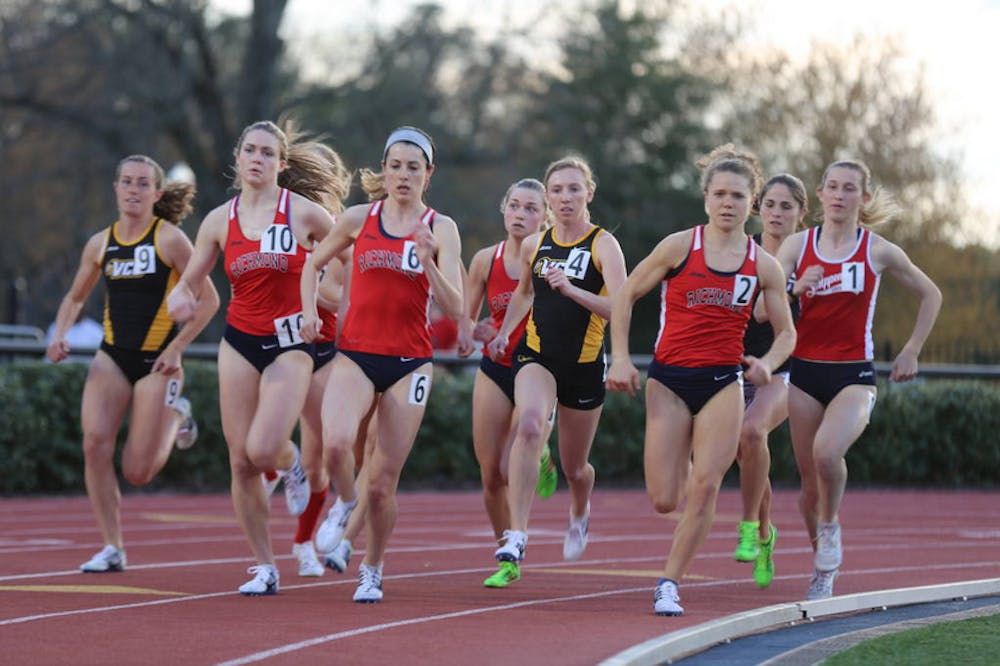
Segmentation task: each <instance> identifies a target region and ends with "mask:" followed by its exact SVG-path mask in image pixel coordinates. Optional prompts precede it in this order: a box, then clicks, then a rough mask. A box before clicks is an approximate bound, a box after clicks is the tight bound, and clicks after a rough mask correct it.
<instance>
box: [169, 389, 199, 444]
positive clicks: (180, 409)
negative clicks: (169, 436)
mask: <svg viewBox="0 0 1000 666" xmlns="http://www.w3.org/2000/svg"><path fill="white" fill-rule="evenodd" d="M174 409H176V410H177V413H178V414H180V415H181V416H182V417H183V418H184V420H183V421H181V425H180V427H179V428H178V429H177V435H176V437H175V438H174V446H176V447H177V448H178V449H179V450H181V451H184V450H186V449H190V448H191V445H192V444H194V442H195V440H196V439H198V424H197V423H196V422H195V420H194V417H193V416H191V401H190V400H188V399H187V398H185V397H184V396H181V397H179V398H177V400H175V401H174Z"/></svg>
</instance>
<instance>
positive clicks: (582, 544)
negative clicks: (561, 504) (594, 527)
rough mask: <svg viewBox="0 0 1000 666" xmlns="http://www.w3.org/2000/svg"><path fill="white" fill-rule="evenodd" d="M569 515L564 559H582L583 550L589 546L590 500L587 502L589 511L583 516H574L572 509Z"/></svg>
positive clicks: (564, 544) (564, 543) (564, 541)
mask: <svg viewBox="0 0 1000 666" xmlns="http://www.w3.org/2000/svg"><path fill="white" fill-rule="evenodd" d="M570 511H571V513H570V516H569V528H568V529H567V530H566V538H565V539H563V559H564V560H568V561H570V562H572V561H574V560H578V559H580V556H581V555H583V551H584V550H586V548H587V532H588V529H589V527H590V502H588V503H587V511H586V513H584V514H583V518H574V517H573V514H572V509H571V510H570Z"/></svg>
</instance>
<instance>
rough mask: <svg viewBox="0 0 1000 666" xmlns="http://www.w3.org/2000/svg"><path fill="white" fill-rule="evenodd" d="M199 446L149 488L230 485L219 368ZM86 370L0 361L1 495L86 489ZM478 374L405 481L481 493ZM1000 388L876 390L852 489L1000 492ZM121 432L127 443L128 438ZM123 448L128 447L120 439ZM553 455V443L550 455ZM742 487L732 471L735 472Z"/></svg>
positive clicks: (622, 445)
mask: <svg viewBox="0 0 1000 666" xmlns="http://www.w3.org/2000/svg"><path fill="white" fill-rule="evenodd" d="M185 371H186V373H187V386H186V389H185V391H186V394H187V395H188V396H189V397H190V399H191V402H192V404H193V405H194V406H195V410H196V417H197V419H198V423H199V427H200V436H199V440H198V443H197V444H196V445H195V446H194V447H193V448H191V449H190V450H188V451H185V452H176V453H174V454H173V455H172V456H171V459H170V461H169V462H168V463H167V466H166V467H165V468H164V470H163V471H162V472H161V473H160V475H159V476H158V477H157V479H156V480H155V481H154V482H153V484H151V485H150V486H149V487H148V488H149V489H150V490H166V489H172V490H186V491H220V490H225V489H227V488H228V486H229V468H228V462H227V454H226V445H225V441H224V439H223V437H222V427H221V423H220V418H219V409H218V390H217V382H216V369H215V364H214V363H210V362H198V361H192V362H188V363H186V364H185ZM85 376H86V364H83V363H64V364H60V365H51V364H47V363H40V362H18V363H8V364H3V365H0V404H3V405H4V409H3V411H2V412H0V494H2V495H13V494H30V493H80V492H83V491H84V484H83V455H82V452H81V447H80V415H79V409H80V395H81V390H82V386H83V381H84V378H85ZM471 397H472V373H471V372H467V371H456V372H447V371H444V370H443V369H439V370H438V371H437V375H436V377H435V386H434V390H433V391H432V393H431V397H430V400H429V403H428V409H427V414H426V416H425V418H424V422H423V425H422V426H421V428H420V433H419V435H418V438H417V443H416V446H415V447H414V450H413V453H412V454H411V456H410V459H409V461H408V463H407V467H406V469H405V470H404V472H403V484H404V485H407V486H410V487H414V486H419V487H435V488H442V489H454V488H460V487H470V488H471V487H475V486H476V485H477V484H478V478H479V476H478V471H477V468H476V463H475V457H474V455H473V452H472V443H471V442H472V440H471V404H472V400H471ZM643 418H644V415H643V405H642V400H641V399H637V398H629V397H628V396H625V395H623V394H617V393H616V394H609V396H608V400H607V405H606V407H605V409H604V414H603V416H602V417H601V425H600V428H599V429H598V433H597V439H596V441H595V443H594V449H593V454H592V461H593V463H594V465H595V467H596V468H597V472H598V478H599V479H600V482H601V483H607V484H616V485H630V486H637V485H640V484H641V483H642V439H643ZM998 433H1000V388H998V387H997V386H995V385H993V384H990V383H987V382H976V381H925V382H914V383H911V384H906V385H885V384H881V385H880V387H879V400H878V403H877V404H876V407H875V412H874V414H873V416H872V422H871V424H870V425H869V427H868V429H867V430H866V431H865V433H864V435H862V437H861V439H860V441H859V442H858V443H857V444H855V445H854V447H853V448H852V449H851V451H850V452H849V454H848V468H849V470H850V482H851V483H852V484H853V485H892V486H933V487H938V488H958V487H979V488H985V487H997V486H1000V436H998ZM124 434H125V430H124V429H123V431H122V435H121V438H120V439H121V441H124ZM120 443H121V442H120ZM553 448H555V447H553ZM771 450H772V461H773V462H772V479H773V481H774V483H775V484H776V485H779V486H794V485H796V484H797V483H798V478H797V473H796V470H795V462H794V458H793V456H792V451H791V445H790V442H789V436H788V427H787V424H786V425H783V426H782V427H781V428H779V429H778V430H777V431H775V432H774V433H773V434H772V437H771ZM726 482H727V483H728V484H733V483H735V469H734V470H732V471H731V472H730V474H729V475H728V476H727V481H726Z"/></svg>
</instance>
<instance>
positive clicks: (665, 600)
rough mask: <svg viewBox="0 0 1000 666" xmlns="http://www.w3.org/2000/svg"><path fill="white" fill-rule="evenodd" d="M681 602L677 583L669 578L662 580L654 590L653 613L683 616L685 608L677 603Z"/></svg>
mask: <svg viewBox="0 0 1000 666" xmlns="http://www.w3.org/2000/svg"><path fill="white" fill-rule="evenodd" d="M680 600H681V595H680V593H679V592H678V590H677V583H675V582H674V581H672V580H670V579H669V578H661V579H660V582H659V584H658V585H657V586H656V587H655V588H654V589H653V612H654V613H656V614H657V615H683V614H684V608H682V607H681V605H680V604H679V603H677V602H678V601H680Z"/></svg>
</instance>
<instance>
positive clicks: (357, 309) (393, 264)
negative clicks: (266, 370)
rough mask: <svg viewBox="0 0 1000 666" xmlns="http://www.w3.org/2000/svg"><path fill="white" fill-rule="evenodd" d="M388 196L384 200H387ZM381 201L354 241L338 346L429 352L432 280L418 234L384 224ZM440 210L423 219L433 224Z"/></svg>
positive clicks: (386, 351) (423, 354)
mask: <svg viewBox="0 0 1000 666" xmlns="http://www.w3.org/2000/svg"><path fill="white" fill-rule="evenodd" d="M383 201H384V200H383ZM383 201H376V202H375V203H374V204H372V206H371V208H369V209H368V217H367V218H366V219H365V222H364V225H362V227H361V231H360V233H359V234H358V237H357V240H355V242H354V265H353V266H352V268H351V294H350V306H349V307H348V308H347V315H346V316H345V318H344V327H343V329H342V330H341V336H340V340H339V341H338V345H337V346H338V347H339V348H340V349H343V350H345V351H356V352H363V353H366V354H382V355H385V356H400V357H413V358H427V357H430V356H431V355H432V354H433V349H432V347H431V335H430V300H431V294H430V283H429V282H428V281H427V276H426V275H425V274H424V271H423V266H422V265H420V262H419V261H418V260H417V255H416V244H415V242H414V241H413V237H412V236H407V237H405V238H397V237H395V236H390V235H389V234H387V233H385V230H384V229H383V228H382V217H381V212H382V204H383ZM433 221H434V210H433V209H431V208H428V209H427V212H425V213H424V216H423V217H422V218H421V220H420V223H421V224H426V225H428V226H432V225H433Z"/></svg>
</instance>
